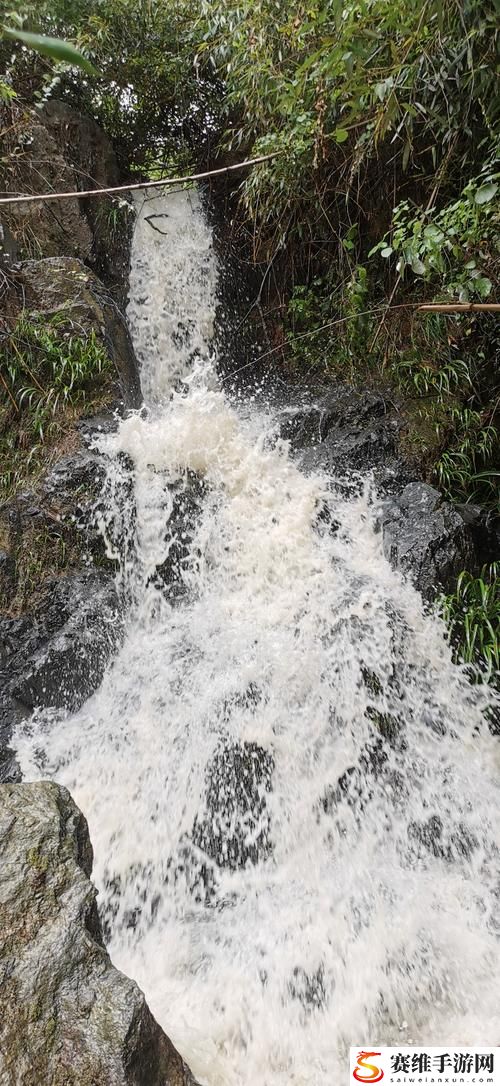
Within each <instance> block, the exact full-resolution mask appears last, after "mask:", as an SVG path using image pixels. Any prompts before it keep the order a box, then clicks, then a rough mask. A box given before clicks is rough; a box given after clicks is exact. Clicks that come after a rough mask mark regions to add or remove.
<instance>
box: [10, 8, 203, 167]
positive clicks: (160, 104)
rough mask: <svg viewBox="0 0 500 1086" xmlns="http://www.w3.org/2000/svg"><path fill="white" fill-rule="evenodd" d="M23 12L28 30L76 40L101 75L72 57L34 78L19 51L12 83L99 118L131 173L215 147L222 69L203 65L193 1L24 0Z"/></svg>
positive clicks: (19, 88)
mask: <svg viewBox="0 0 500 1086" xmlns="http://www.w3.org/2000/svg"><path fill="white" fill-rule="evenodd" d="M1 8H2V4H1V0H0V10H1ZM18 8H19V10H20V12H21V15H22V19H23V28H24V26H26V27H27V28H29V29H31V27H32V26H33V27H35V26H36V29H37V30H42V31H43V32H45V33H47V34H49V35H50V36H52V35H54V34H57V35H60V36H61V37H63V38H64V39H65V41H68V40H71V41H72V42H74V43H75V45H76V46H77V47H78V49H79V50H80V51H83V52H84V54H85V57H86V58H87V59H88V61H89V62H90V63H91V65H92V66H93V70H95V69H98V72H99V75H100V78H95V77H94V78H93V79H91V80H89V79H88V78H87V73H86V72H85V73H82V72H80V73H79V72H77V71H76V69H75V68H74V66H73V64H71V63H69V62H68V58H66V63H65V65H63V66H62V67H61V64H60V63H59V64H58V65H57V67H56V68H54V66H53V65H52V66H49V65H45V66H43V67H41V68H40V69H39V70H38V71H31V72H30V73H29V74H28V73H26V71H25V69H24V67H23V64H22V56H21V55H20V54H19V53H17V54H16V55H15V56H14V62H13V63H12V62H11V59H10V57H7V55H6V54H4V58H5V59H4V63H5V64H6V67H7V71H8V75H9V82H10V83H11V85H12V86H13V87H14V89H15V90H18V91H21V92H26V90H27V87H28V85H29V93H30V94H31V95H34V96H35V97H38V98H39V99H43V98H45V97H50V96H51V95H52V94H53V93H57V96H58V97H63V98H65V99H66V100H67V101H69V102H70V103H72V104H74V105H75V106H76V107H77V108H80V109H82V110H83V111H85V112H88V113H90V114H91V115H92V116H94V117H95V119H96V120H97V121H98V123H100V124H101V125H102V127H103V128H104V129H105V131H106V132H107V134H108V135H109V136H110V138H111V139H112V140H113V142H114V144H115V150H116V151H117V154H118V156H119V159H120V162H121V165H122V168H123V169H124V171H125V170H127V171H131V172H132V173H133V172H134V171H139V172H140V173H141V175H144V173H146V174H148V175H150V174H153V173H155V172H160V174H161V171H162V168H163V172H165V169H164V168H165V166H166V165H167V166H171V165H172V163H174V162H176V161H177V158H178V157H179V156H180V158H181V159H182V160H183V161H185V160H186V157H187V152H188V150H189V149H191V148H192V147H193V145H194V144H196V150H197V152H200V150H201V148H202V147H204V146H205V144H206V143H207V142H208V140H209V139H210V137H211V135H212V130H211V124H213V121H212V117H213V109H214V108H215V107H216V97H215V94H214V87H213V84H214V78H213V71H211V72H209V73H206V72H204V71H203V70H202V68H201V66H200V64H199V63H198V64H197V65H195V63H194V56H195V53H196V47H197V43H198V38H197V36H196V34H195V24H196V17H197V14H198V6H197V4H196V3H195V2H194V0H176V3H175V4H166V3H164V0H109V3H106V4H103V3H102V2H101V0H36V2H34V0H19V2H18ZM64 59H65V58H63V57H62V55H61V56H60V58H59V60H60V61H61V60H64ZM0 63H1V51H0ZM54 77H56V79H57V82H55V81H54ZM209 77H211V79H210V78H209ZM219 98H220V93H219ZM191 154H192V151H191Z"/></svg>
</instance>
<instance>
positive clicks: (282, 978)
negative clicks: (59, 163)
mask: <svg viewBox="0 0 500 1086" xmlns="http://www.w3.org/2000/svg"><path fill="white" fill-rule="evenodd" d="M137 211H138V218H137V225H136V229H135V235H134V242H133V250H132V269H131V278H130V303H129V310H128V316H129V321H130V327H131V332H132V336H133V339H134V342H135V347H136V351H137V355H138V358H139V360H140V362H141V367H142V385H143V391H144V396H145V406H144V407H143V409H142V410H141V411H138V412H135V413H132V414H131V415H130V416H129V417H128V418H125V419H124V420H123V421H122V422H121V423H120V426H119V428H118V431H117V432H116V433H114V434H108V435H105V436H101V437H100V438H99V447H100V449H101V451H102V454H103V456H104V457H105V458H106V463H107V465H108V478H107V484H106V497H107V511H106V516H105V519H104V522H103V525H102V529H103V532H104V534H105V537H106V539H107V542H108V548H109V553H110V554H113V555H119V556H120V571H119V573H118V577H119V578H120V585H121V590H122V593H123V598H124V601H125V606H126V607H127V619H126V637H125V640H124V643H123V646H122V648H121V649H120V651H119V653H118V654H117V656H116V657H115V659H114V660H113V662H112V663H111V664H110V666H109V667H108V670H107V672H106V674H105V677H104V680H103V682H102V685H101V687H100V689H99V690H98V691H97V692H96V694H95V695H94V696H93V697H91V698H90V699H89V700H88V701H87V702H86V704H85V705H84V706H83V708H82V709H80V710H79V711H78V712H77V713H75V714H73V715H70V714H63V713H61V712H45V713H38V714H35V717H34V719H33V720H32V721H31V723H30V725H29V727H24V728H20V729H19V730H18V734H17V749H18V755H19V758H20V761H21V765H22V769H23V773H24V775H25V776H26V777H28V778H36V777H40V776H45V777H46V776H52V777H55V778H56V779H57V780H58V781H59V782H61V783H63V784H65V785H66V786H67V787H68V788H69V789H70V790H71V792H72V794H73V796H74V798H75V800H76V802H77V803H78V804H79V806H80V807H81V808H82V810H83V811H84V813H85V815H86V816H87V818H88V821H89V827H90V833H91V838H92V842H93V846H94V853H95V868H94V878H95V880H96V883H97V886H98V888H99V902H100V910H101V915H102V917H103V920H104V924H105V929H106V932H107V933H108V935H109V950H110V953H111V956H112V958H113V961H114V962H115V964H116V965H117V966H118V967H119V968H121V969H123V970H124V971H125V972H127V973H128V974H129V975H130V976H132V977H134V978H135V979H136V980H137V982H138V983H139V985H140V986H141V988H142V989H143V990H144V992H145V993H146V997H147V999H148V1002H149V1005H150V1007H151V1009H152V1011H153V1013H154V1014H155V1016H156V1017H157V1019H158V1020H159V1022H160V1023H161V1024H162V1026H163V1027H164V1029H165V1030H166V1032H168V1034H169V1035H170V1036H171V1037H172V1040H173V1041H174V1043H175V1044H176V1046H177V1047H178V1048H179V1049H180V1050H181V1052H182V1054H183V1056H184V1057H185V1059H186V1060H187V1062H188V1063H189V1064H190V1065H191V1067H192V1069H193V1071H194V1073H195V1074H196V1075H197V1077H198V1079H199V1081H200V1083H203V1084H206V1086H256V1084H259V1086H285V1084H286V1086H291V1084H293V1086H299V1084H300V1086H325V1084H326V1083H328V1082H331V1083H335V1084H336V1083H340V1082H342V1081H347V1078H346V1075H347V1066H348V1061H347V1051H348V1046H349V1045H350V1044H365V1045H366V1044H369V1045H372V1044H375V1045H377V1044H381V1043H385V1044H391V1043H392V1044H403V1043H406V1044H408V1043H412V1042H415V1043H418V1042H421V1043H426V1044H445V1043H449V1044H462V1045H465V1044H476V1045H477V1044H485V1045H488V1044H489V1045H491V1044H494V1043H497V1044H498V1043H500V1019H499V1012H498V975H499V971H500V970H499V967H500V947H499V938H498V937H499V933H500V914H499V891H500V883H499V877H498V841H499V840H500V833H499V830H500V815H499V810H500V806H499V802H498V800H499V791H500V784H499V782H500V764H499V754H498V740H495V739H494V738H493V737H492V736H491V735H490V732H489V730H488V727H487V723H486V721H485V717H484V710H485V708H486V707H487V705H488V699H489V697H490V695H489V694H488V692H487V690H486V689H485V688H484V687H480V686H477V687H474V686H472V685H470V684H469V682H468V681H467V677H466V675H465V673H464V669H463V668H461V667H457V666H455V665H453V663H452V660H451V650H450V647H449V645H448V644H447V641H446V637H445V629H444V626H443V624H442V622H441V621H440V620H439V618H437V617H435V616H433V615H431V614H429V613H428V612H427V611H426V610H425V609H424V607H423V604H422V600H421V598H420V596H419V595H418V593H417V592H416V591H415V590H414V589H413V588H412V586H411V585H410V584H409V583H407V582H406V581H405V580H404V579H403V578H402V576H401V575H400V574H398V573H397V572H394V571H393V570H392V569H391V568H390V566H389V564H388V562H387V561H386V559H385V558H384V556H383V553H382V545H381V539H380V535H378V534H377V533H376V531H375V530H374V506H373V501H372V498H371V492H370V487H369V484H368V483H367V485H366V486H365V487H363V488H361V490H360V489H359V488H357V489H356V491H355V492H354V493H346V488H345V487H342V486H336V485H335V482H334V481H332V480H331V479H329V478H327V477H326V476H323V475H321V474H310V475H305V474H303V473H301V471H300V470H299V467H298V466H297V464H296V462H295V461H294V460H293V458H292V457H291V456H290V452H289V448H288V445H287V443H286V442H285V441H283V440H282V439H281V438H280V425H279V417H278V416H277V414H276V411H273V410H272V408H271V406H268V407H267V408H266V407H265V406H263V404H257V403H255V402H247V403H244V402H242V400H241V401H240V400H239V399H238V400H237V401H236V400H235V399H231V398H229V397H228V396H226V395H225V393H224V390H223V387H222V385H221V382H220V380H219V378H218V375H217V357H216V343H215V342H214V339H213V328H214V318H215V312H216V297H217V261H216V257H215V255H214V250H213V246H212V237H211V230H210V227H209V225H208V222H207V219H206V216H205V214H204V211H203V207H202V204H201V202H200V198H199V196H198V195H197V194H196V193H195V192H193V191H192V190H190V191H180V192H176V193H172V192H171V193H166V194H163V195H160V196H156V197H155V198H154V199H147V198H146V197H145V196H144V195H143V196H141V198H140V199H139V201H138V204H137Z"/></svg>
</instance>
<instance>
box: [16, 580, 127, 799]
mask: <svg viewBox="0 0 500 1086" xmlns="http://www.w3.org/2000/svg"><path fill="white" fill-rule="evenodd" d="M122 633H123V620H122V613H121V606H120V602H119V599H118V595H117V591H116V587H115V583H114V580H113V578H112V577H111V576H110V575H109V574H106V573H103V572H98V571H97V570H93V571H88V572H84V573H77V574H74V575H72V576H67V577H62V578H59V579H57V580H56V581H55V582H54V583H53V585H52V586H51V587H50V589H49V592H48V594H47V596H46V597H45V598H44V599H42V601H41V603H40V605H39V607H38V608H37V609H36V611H35V612H34V613H33V614H32V615H29V616H23V617H22V618H18V619H12V618H1V619H0V738H1V740H2V746H3V747H4V751H3V756H2V758H3V761H2V764H0V779H3V780H12V779H18V778H19V771H18V769H17V767H16V765H15V763H14V762H13V758H12V754H11V752H10V751H9V750H8V748H6V744H7V743H8V741H9V739H10V736H11V732H12V728H13V727H14V726H15V724H16V723H18V722H19V721H20V720H22V719H23V717H25V716H28V715H29V714H30V713H31V712H32V711H33V709H35V708H49V707H53V708H56V709H68V710H70V711H74V710H76V709H78V708H79V707H80V706H81V705H82V704H83V702H84V701H85V700H86V699H87V698H88V697H90V695H91V694H92V693H93V692H94V690H96V689H97V687H98V686H99V684H100V682H101V680H102V677H103V675H104V671H105V668H106V665H107V663H108V661H109V659H110V657H111V656H112V654H113V652H114V651H115V650H116V648H117V646H118V644H119V642H120V640H121V637H122Z"/></svg>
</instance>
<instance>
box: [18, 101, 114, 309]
mask: <svg viewBox="0 0 500 1086" xmlns="http://www.w3.org/2000/svg"><path fill="white" fill-rule="evenodd" d="M5 150H6V152H7V151H10V152H12V157H11V158H10V160H9V169H8V171H5V175H4V176H3V177H2V188H3V189H4V191H6V192H11V191H12V192H28V193H46V192H74V191H76V192H78V191H82V190H91V189H99V188H109V187H110V186H113V185H117V184H119V181H120V176H119V170H118V166H117V163H116V159H115V155H114V152H113V148H112V146H111V143H110V141H109V140H108V138H107V136H106V135H105V134H104V132H103V131H102V130H101V129H100V128H99V126H98V125H97V124H96V123H95V121H94V120H93V119H92V118H91V117H87V116H85V115H84V114H82V113H79V112H78V111H76V110H74V109H72V107H71V106H69V105H68V104H67V103H66V102H59V101H57V100H56V99H51V100H50V101H48V102H45V103H44V105H43V106H39V107H37V108H36V109H32V110H29V109H26V108H23V109H22V111H21V110H20V112H19V116H18V117H17V120H16V124H15V125H13V128H12V131H11V133H10V135H9V136H8V137H7V142H6V147H5ZM1 173H2V171H1V170H0V175H1ZM130 225H131V220H130V218H129V216H128V215H126V214H125V213H124V212H123V211H121V210H120V207H119V206H118V205H117V204H116V203H114V204H113V203H111V201H110V200H109V198H99V199H97V200H95V199H92V198H80V199H79V198H76V197H75V198H74V199H65V200H55V201H53V202H51V203H50V204H47V203H46V204H43V203H40V204H14V205H12V206H9V207H8V208H4V209H3V210H2V227H3V233H4V236H5V242H4V246H3V250H4V253H6V254H7V255H8V256H9V257H10V259H11V260H19V259H21V260H24V259H26V258H28V257H31V256H35V255H36V256H38V255H39V254H40V255H43V256H46V257H51V256H59V254H60V253H65V254H67V255H68V256H75V257H78V258H79V259H80V260H82V261H84V262H85V263H86V264H88V265H90V266H91V267H92V268H93V269H94V270H95V271H96V272H97V274H98V275H100V276H102V277H103V278H104V280H105V282H106V283H107V285H108V286H109V287H110V288H111V289H112V291H113V294H114V295H115V296H116V297H117V299H118V301H119V302H120V304H123V302H124V300H125V289H124V288H125V284H126V275H127V268H128V250H129V231H130Z"/></svg>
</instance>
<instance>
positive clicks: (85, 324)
mask: <svg viewBox="0 0 500 1086" xmlns="http://www.w3.org/2000/svg"><path fill="white" fill-rule="evenodd" d="M12 275H13V279H14V282H15V283H16V286H17V289H18V290H21V291H22V294H23V298H24V305H25V306H26V307H27V308H28V309H29V310H30V311H32V312H34V313H38V314H41V315H42V316H46V317H53V316H55V315H59V316H64V318H65V319H67V321H68V322H69V323H71V324H72V325H73V326H74V327H75V329H76V330H77V331H78V334H79V335H82V334H83V335H84V334H85V333H86V332H89V331H91V330H94V331H95V332H96V333H97V334H98V336H99V337H100V338H101V339H102V342H103V343H104V346H105V347H106V349H107V351H108V353H109V356H110V358H111V359H112V361H113V362H114V364H115V366H116V370H117V373H118V376H119V379H120V387H121V394H122V396H123V399H124V402H125V403H126V404H127V406H129V407H138V406H139V405H140V403H141V392H140V380H139V370H138V366H137V360H136V357H135V354H134V350H133V347H132V341H131V339H130V334H129V331H128V328H127V325H126V323H125V320H124V318H123V316H122V314H121V312H120V310H119V309H118V306H117V305H116V303H115V302H114V301H113V299H112V297H111V295H110V293H109V291H107V290H106V288H105V287H104V285H103V283H102V282H101V281H100V279H98V278H97V276H96V275H94V273H93V272H91V271H89V269H88V268H87V267H86V266H85V264H83V263H82V261H81V260H77V259H75V258H74V257H70V256H58V257H48V258H45V259H44V260H25V261H24V262H23V263H22V264H16V265H14V267H13V268H12Z"/></svg>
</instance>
